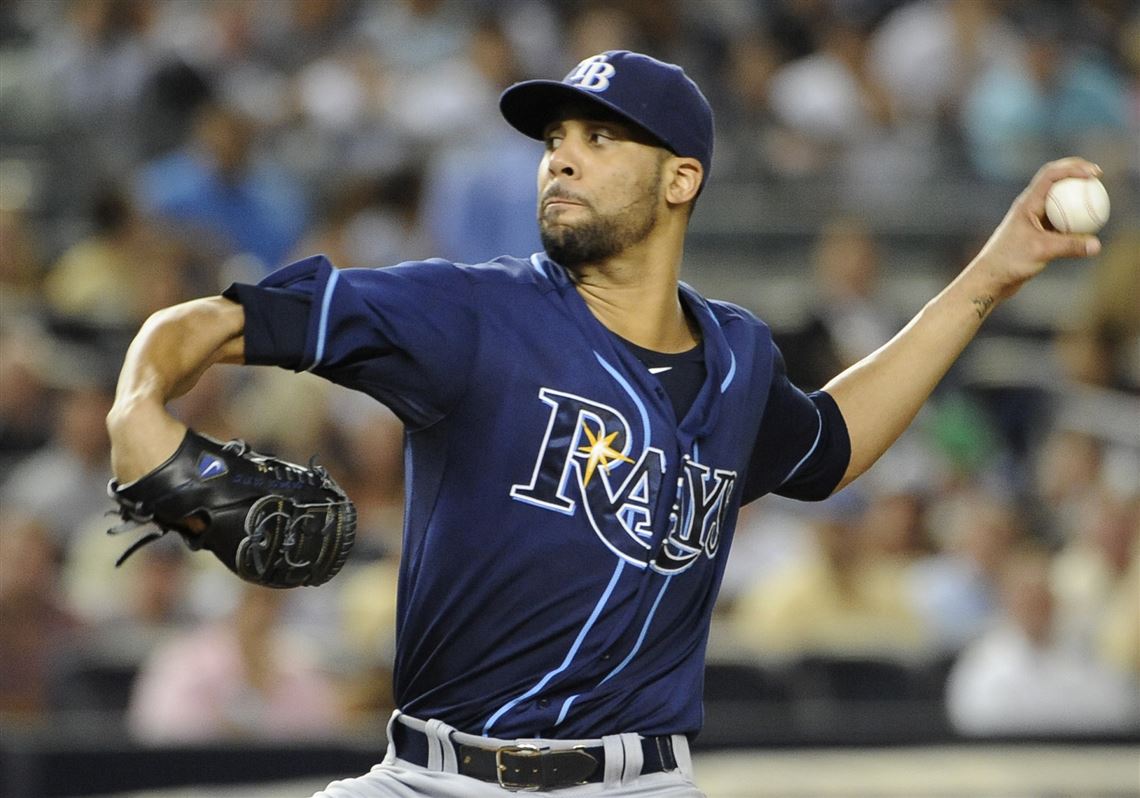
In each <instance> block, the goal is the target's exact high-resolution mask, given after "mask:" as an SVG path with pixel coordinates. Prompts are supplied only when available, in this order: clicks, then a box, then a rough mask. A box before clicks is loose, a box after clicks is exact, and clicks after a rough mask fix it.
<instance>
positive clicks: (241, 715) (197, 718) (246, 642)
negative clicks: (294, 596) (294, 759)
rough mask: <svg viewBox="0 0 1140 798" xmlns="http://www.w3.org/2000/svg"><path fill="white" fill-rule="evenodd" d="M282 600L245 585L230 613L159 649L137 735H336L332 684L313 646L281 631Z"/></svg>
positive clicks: (200, 738) (148, 738)
mask: <svg viewBox="0 0 1140 798" xmlns="http://www.w3.org/2000/svg"><path fill="white" fill-rule="evenodd" d="M284 598H285V596H284V594H283V593H281V592H280V591H274V590H272V589H270V588H262V587H256V586H253V585H246V586H244V588H243V593H242V598H241V602H240V604H239V605H238V608H237V610H236V611H235V613H234V614H233V616H232V617H231V618H228V619H226V620H224V621H222V622H218V623H213V624H209V625H206V626H203V627H201V628H199V629H196V630H192V631H189V632H186V633H185V634H182V635H180V636H178V637H176V638H173V639H171V640H169V641H168V642H167V643H166V644H164V645H162V646H161V647H159V648H157V649H156V650H155V651H154V652H153V653H152V655H151V656H150V657H149V659H148V660H147V662H146V663H145V664H144V665H143V669H142V672H141V673H140V674H139V679H138V683H137V684H136V686H135V690H134V694H133V695H132V698H131V704H130V709H129V713H128V718H129V725H130V728H131V732H132V734H133V735H134V736H135V738H136V739H138V740H141V741H145V742H149V743H188V742H208V741H216V740H226V739H234V738H262V739H263V738H267V737H268V738H273V739H298V738H304V739H312V738H314V737H322V736H329V735H332V734H335V733H337V732H338V731H339V728H340V721H341V719H342V713H341V711H340V709H339V704H338V700H337V696H336V693H335V691H334V689H333V685H332V683H331V681H330V680H329V679H328V677H327V676H325V675H324V673H323V672H322V671H321V670H320V668H319V666H318V665H317V660H316V657H315V656H314V653H313V651H312V650H310V649H309V648H308V647H307V646H306V645H305V644H304V641H299V640H294V639H291V638H290V637H289V636H288V635H287V633H286V631H285V630H284V629H283V628H282V626H281V624H280V611H281V603H282V601H283V600H284Z"/></svg>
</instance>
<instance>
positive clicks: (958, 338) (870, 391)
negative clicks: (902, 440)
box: [824, 266, 997, 487]
mask: <svg viewBox="0 0 1140 798" xmlns="http://www.w3.org/2000/svg"><path fill="white" fill-rule="evenodd" d="M973 269H974V267H972V266H971V267H970V268H968V269H966V270H965V271H963V273H962V274H960V275H959V276H958V278H957V279H955V280H954V282H952V283H951V284H950V285H948V286H947V287H946V288H945V289H943V291H942V292H941V293H939V294H938V296H936V297H935V298H934V299H932V300H930V302H928V303H927V304H926V306H925V307H924V308H923V309H922V310H921V311H920V312H919V313H918V315H916V316H915V317H914V318H913V319H911V321H910V323H909V324H907V326H906V327H904V328H903V329H902V330H901V331H900V332H899V333H898V334H897V335H895V336H894V337H893V338H892V339H891V340H890V341H888V342H887V343H886V344H884V345H883V346H882V347H880V348H879V349H878V350H876V351H875V352H873V353H872V354H870V355H868V356H867V357H865V358H864V359H863V360H861V361H859V362H858V363H856V364H855V365H853V366H851V367H850V368H848V369H847V370H846V371H844V372H843V373H841V374H840V375H839V376H837V377H835V378H834V379H833V380H831V381H830V382H829V383H828V384H827V385H826V386H824V390H825V391H827V392H828V393H829V394H831V396H832V398H834V399H835V402H836V404H838V405H839V409H840V411H841V412H842V413H843V418H844V420H845V421H846V422H847V430H848V433H849V435H850V437H851V461H850V463H849V464H848V467H847V471H846V473H845V474H844V476H843V481H842V482H841V483H840V486H839V487H843V486H844V485H846V484H847V483H849V482H850V481H851V480H853V479H855V477H857V476H859V475H860V474H862V473H863V472H864V471H866V470H867V469H868V468H870V467H871V465H873V464H874V462H875V461H876V460H878V459H879V457H880V456H881V455H882V454H883V452H885V451H886V450H887V449H888V448H889V447H890V446H891V444H892V443H894V442H895V441H896V440H897V439H898V437H899V436H900V435H902V433H903V431H904V430H906V428H907V427H908V426H909V425H910V423H911V421H912V420H914V417H915V415H917V414H918V411H919V409H920V408H921V407H922V405H923V403H924V402H925V401H926V400H927V399H928V398H929V397H930V394H931V393H932V392H933V391H934V388H935V387H936V386H937V385H938V382H939V381H940V380H941V379H942V377H943V376H945V374H946V372H947V371H948V370H949V369H950V366H951V365H953V363H954V361H955V360H956V359H957V358H958V356H959V355H960V354H961V353H962V350H963V349H965V348H966V345H967V344H968V343H969V342H970V341H971V340H972V339H973V338H974V336H975V335H976V334H977V332H978V328H979V327H980V326H981V324H982V322H983V321H984V320H985V318H986V316H988V315H989V313H990V311H991V310H992V309H993V308H994V307H995V305H996V302H997V298H996V297H997V293H996V291H994V290H993V289H992V287H991V286H989V285H986V284H985V281H984V280H982V279H979V275H978V273H977V272H976V271H974V270H973Z"/></svg>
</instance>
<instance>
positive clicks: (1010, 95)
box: [961, 3, 1135, 181]
mask: <svg viewBox="0 0 1140 798" xmlns="http://www.w3.org/2000/svg"><path fill="white" fill-rule="evenodd" d="M1064 9H1065V7H1064V6H1061V5H1041V4H1040V3H1025V4H1023V5H1022V6H1021V7H1020V11H1021V14H1020V15H1019V18H1018V28H1019V31H1020V33H1021V35H1022V37H1023V39H1024V49H1023V50H1022V52H1020V53H1017V52H1016V51H1015V52H1014V53H1011V55H1014V56H1015V57H1013V58H1006V59H1002V60H1000V61H995V62H993V63H991V64H989V65H988V66H987V68H986V69H985V70H984V71H983V72H982V74H981V75H980V76H979V77H978V79H977V81H976V82H975V83H974V84H973V85H972V86H971V87H970V88H969V90H968V92H967V93H966V96H965V98H964V101H963V103H962V117H961V125H962V129H963V131H964V133H965V137H966V141H967V144H968V147H969V155H970V157H971V159H972V161H973V164H974V167H975V168H976V169H977V171H978V172H979V173H980V174H981V175H983V176H984V177H986V178H989V179H992V180H1006V181H1020V180H1022V179H1024V178H1027V177H1028V176H1029V175H1032V174H1033V172H1034V171H1035V170H1036V169H1037V167H1038V166H1040V164H1041V163H1043V162H1044V161H1047V160H1049V159H1051V158H1053V157H1056V155H1057V154H1058V153H1061V152H1075V151H1083V152H1090V151H1093V150H1091V149H1090V148H1089V146H1088V142H1090V141H1094V140H1095V141H1098V142H1099V145H1098V147H1097V149H1099V148H1101V147H1105V146H1112V147H1114V148H1115V147H1116V146H1117V145H1118V144H1119V146H1127V145H1126V144H1124V142H1125V141H1127V140H1128V139H1129V137H1131V138H1132V139H1133V140H1134V138H1135V134H1134V133H1132V134H1130V133H1129V130H1128V126H1129V119H1128V93H1127V88H1126V85H1125V83H1124V81H1123V79H1122V77H1121V75H1120V74H1119V73H1118V72H1116V71H1115V70H1114V68H1113V65H1112V63H1111V61H1110V60H1109V58H1108V57H1107V55H1106V54H1105V53H1103V52H1100V51H1098V50H1096V49H1094V48H1092V47H1088V46H1083V45H1082V43H1081V42H1079V41H1078V42H1076V44H1075V46H1074V42H1073V40H1072V35H1071V33H1072V30H1071V29H1072V26H1073V20H1072V18H1071V16H1070V14H1071V12H1066V11H1065V10H1064ZM1110 142H1111V143H1112V144H1108V143H1110Z"/></svg>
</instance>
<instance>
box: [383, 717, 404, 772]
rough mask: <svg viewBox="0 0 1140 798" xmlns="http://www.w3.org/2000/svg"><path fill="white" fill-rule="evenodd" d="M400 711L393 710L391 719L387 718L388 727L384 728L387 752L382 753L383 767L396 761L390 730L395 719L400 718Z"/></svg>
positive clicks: (394, 744) (394, 746) (393, 739)
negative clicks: (386, 738)
mask: <svg viewBox="0 0 1140 798" xmlns="http://www.w3.org/2000/svg"><path fill="white" fill-rule="evenodd" d="M400 714H401V713H400V710H398V709H393V710H392V715H391V717H389V718H388V725H387V726H386V727H385V730H384V731H385V734H387V736H388V750H387V751H386V752H385V753H384V763H383V764H385V765H391V764H392V763H393V762H395V761H396V742H395V738H394V737H393V736H392V728H393V727H394V726H395V725H396V723H397V721H396V718H398V717H400Z"/></svg>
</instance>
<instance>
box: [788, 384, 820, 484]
mask: <svg viewBox="0 0 1140 798" xmlns="http://www.w3.org/2000/svg"><path fill="white" fill-rule="evenodd" d="M812 406H813V407H815V417H816V418H817V419H819V429H817V430H816V431H815V441H814V442H813V443H812V445H811V448H810V449H808V451H807V454H805V455H804V456H803V457H802V458H800V461H799V462H798V463H796V464H795V465H794V466H792V470H791V471H789V472H788V475H787V476H786V477H784V478H783V480H781V481H780V485H783V484H784V483H786V482H787V481H788V480H789V479H791V478H792V477H794V476H795V475H796V472H797V471H799V470H800V466H802V465H803V464H804V463H806V462H807V460H808V458H809V457H811V456H812V454H814V453H815V447H817V446H819V439H820V438H822V437H823V415H822V414H821V413H820V412H819V407H816V406H815V403H814V402H813V403H812Z"/></svg>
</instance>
